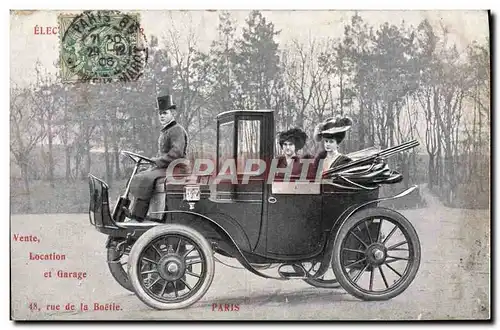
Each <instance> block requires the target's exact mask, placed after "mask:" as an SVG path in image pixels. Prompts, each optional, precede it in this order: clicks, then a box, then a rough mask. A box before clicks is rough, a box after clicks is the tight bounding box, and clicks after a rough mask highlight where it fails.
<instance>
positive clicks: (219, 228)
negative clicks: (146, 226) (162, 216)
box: [156, 210, 288, 280]
mask: <svg viewBox="0 0 500 330" xmlns="http://www.w3.org/2000/svg"><path fill="white" fill-rule="evenodd" d="M156 213H158V214H159V213H167V215H168V214H180V213H183V214H189V215H194V216H197V217H199V218H201V219H205V220H207V221H210V222H211V223H212V224H213V225H214V226H215V228H217V231H218V232H219V233H220V234H221V236H222V237H224V238H225V241H226V242H227V243H228V244H229V245H230V246H231V247H233V248H234V249H235V251H237V252H238V256H236V259H237V260H238V261H239V262H240V263H241V265H242V266H243V267H245V268H246V269H247V270H248V271H250V272H252V273H253V274H255V275H257V276H260V277H264V278H270V279H275V280H288V278H283V277H275V276H269V275H267V274H264V273H261V272H259V271H258V270H257V269H255V268H254V267H253V266H252V265H251V264H250V262H249V261H248V260H247V258H245V255H244V254H243V251H242V250H241V249H240V247H239V246H238V244H236V242H235V241H234V239H233V238H232V237H231V235H230V234H229V233H228V232H227V230H226V229H225V228H224V227H222V226H221V225H220V224H218V223H217V222H216V221H215V220H213V219H211V218H209V217H207V216H206V215H203V214H201V213H197V212H192V211H182V210H178V211H162V212H156Z"/></svg>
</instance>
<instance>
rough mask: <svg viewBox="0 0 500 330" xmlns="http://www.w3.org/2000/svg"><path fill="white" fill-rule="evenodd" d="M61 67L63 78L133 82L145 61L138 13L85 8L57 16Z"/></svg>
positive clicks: (144, 43) (145, 49)
mask: <svg viewBox="0 0 500 330" xmlns="http://www.w3.org/2000/svg"><path fill="white" fill-rule="evenodd" d="M60 31H61V35H62V40H61V50H60V51H61V70H62V75H63V80H65V81H93V82H114V81H134V80H137V79H138V78H139V77H140V76H141V75H142V73H143V70H144V68H145V66H146V64H147V60H148V48H147V46H146V38H145V36H144V34H143V33H142V32H141V27H140V24H139V16H138V15H135V14H124V13H120V12H118V11H85V12H83V13H82V14H80V15H77V16H65V17H62V18H60Z"/></svg>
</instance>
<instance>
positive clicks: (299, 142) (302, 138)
mask: <svg viewBox="0 0 500 330" xmlns="http://www.w3.org/2000/svg"><path fill="white" fill-rule="evenodd" d="M306 140H307V134H306V133H305V132H304V131H303V130H301V129H300V128H297V127H295V128H291V129H289V130H288V131H285V132H281V133H280V134H279V144H280V146H281V147H283V143H285V141H292V142H293V144H294V145H295V150H300V149H302V148H303V147H304V144H306Z"/></svg>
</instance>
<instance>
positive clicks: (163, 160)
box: [130, 120, 188, 200]
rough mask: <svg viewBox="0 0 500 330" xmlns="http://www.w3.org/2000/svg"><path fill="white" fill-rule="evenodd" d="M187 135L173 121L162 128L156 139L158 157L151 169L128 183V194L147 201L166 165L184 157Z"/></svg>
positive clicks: (164, 174)
mask: <svg viewBox="0 0 500 330" xmlns="http://www.w3.org/2000/svg"><path fill="white" fill-rule="evenodd" d="M187 143H188V139H187V133H186V130H185V129H184V127H182V126H181V125H179V124H178V123H177V122H176V121H175V120H174V121H172V122H171V123H170V124H168V125H166V126H165V127H163V128H162V130H161V132H160V136H159V137H158V157H156V158H153V160H154V161H155V165H156V166H154V167H153V168H151V169H149V170H146V171H144V172H141V173H138V174H137V175H135V176H134V178H133V179H132V182H131V183H130V193H131V194H132V195H133V196H134V197H136V198H139V199H143V200H149V199H150V198H151V196H152V195H153V191H154V186H155V181H156V179H158V178H161V177H165V176H166V169H167V168H168V165H169V164H170V163H171V162H172V161H173V160H175V159H179V158H184V157H186V148H187Z"/></svg>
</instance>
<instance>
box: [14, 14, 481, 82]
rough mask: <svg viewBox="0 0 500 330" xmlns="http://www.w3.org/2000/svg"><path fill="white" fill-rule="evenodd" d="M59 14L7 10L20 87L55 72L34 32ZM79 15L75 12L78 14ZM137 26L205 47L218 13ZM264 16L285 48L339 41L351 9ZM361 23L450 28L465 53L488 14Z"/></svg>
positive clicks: (50, 41)
mask: <svg viewBox="0 0 500 330" xmlns="http://www.w3.org/2000/svg"><path fill="white" fill-rule="evenodd" d="M61 13H71V11H65V12H62V11H56V10H46V11H43V10H42V11H31V12H23V13H19V12H11V15H10V41H9V42H10V78H11V84H12V83H13V82H14V83H16V84H18V85H21V86H26V85H29V83H30V82H32V81H33V80H34V77H35V70H34V68H35V63H36V61H37V59H39V60H40V62H41V64H42V65H43V66H44V67H45V68H47V70H49V71H50V72H52V73H55V70H56V68H55V67H54V62H55V61H56V60H57V58H58V56H59V44H60V41H59V35H35V34H34V29H35V27H36V26H39V27H56V26H57V25H58V23H57V17H58V15H59V14H61ZM76 13H78V12H76ZM139 13H140V15H141V25H142V27H143V28H144V33H145V34H146V36H148V37H149V36H150V35H155V36H160V38H161V37H162V36H166V31H168V30H169V29H170V28H172V27H174V28H175V29H177V30H178V31H180V33H181V45H182V43H183V41H184V40H185V37H186V35H187V31H189V30H190V28H191V29H192V30H193V31H194V32H195V35H196V36H197V46H198V47H199V48H200V49H202V50H204V49H207V48H208V46H209V45H210V43H211V42H212V40H214V39H215V38H216V36H217V35H216V33H217V25H218V15H219V13H218V12H216V11H206V10H190V11H180V10H171V11H168V10H144V11H139ZM230 13H231V16H232V18H233V19H234V20H235V21H236V22H237V26H238V27H240V28H241V27H242V26H243V25H244V24H245V19H246V17H248V14H249V11H247V10H235V11H230ZM262 13H263V15H264V16H265V17H266V18H267V19H268V21H271V22H273V23H274V25H275V27H276V29H277V30H281V33H280V35H279V36H278V37H277V40H278V42H279V43H280V44H281V45H283V44H286V43H287V42H290V41H291V40H292V39H298V40H299V41H301V42H308V40H309V38H311V37H314V38H320V39H321V38H331V37H334V38H336V37H341V36H342V34H343V29H344V24H345V23H348V22H349V20H350V18H351V17H352V15H353V14H354V11H347V10H341V11H333V10H330V11H328V10H273V11H265V10H264V11H262ZM358 14H359V15H360V16H361V17H362V18H363V20H364V21H365V22H366V23H368V24H369V25H372V26H374V27H377V26H379V25H381V24H383V23H385V22H389V23H391V24H395V25H401V24H402V23H403V21H404V23H405V25H406V26H410V25H413V26H417V25H418V24H419V23H420V22H421V21H422V20H423V19H425V18H427V19H428V20H429V21H430V22H431V24H432V25H433V26H435V27H439V25H440V24H444V25H446V26H447V27H448V28H449V31H450V41H452V42H456V43H457V46H458V48H459V49H463V48H464V47H466V45H467V44H469V43H470V42H471V41H473V40H477V41H479V42H484V40H486V38H487V36H488V35H489V28H488V16H487V12H486V11H477V10H476V11H466V10H461V11H458V10H456V11H452V10H446V11H436V10H432V11H417V10H412V11H410V10H400V11H395V10H393V11H381V10H377V11H375V10H372V11H358Z"/></svg>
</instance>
